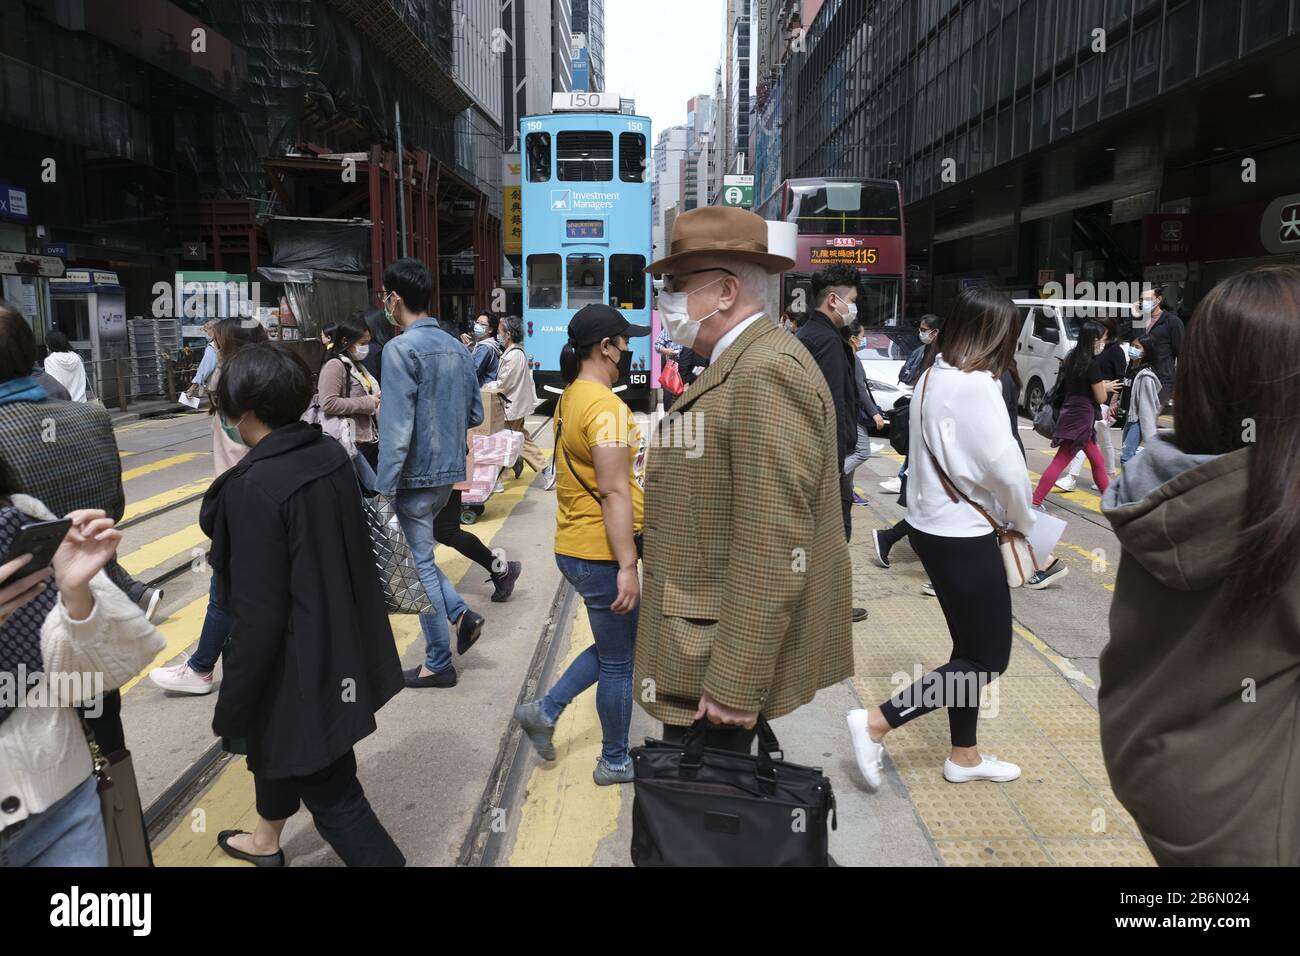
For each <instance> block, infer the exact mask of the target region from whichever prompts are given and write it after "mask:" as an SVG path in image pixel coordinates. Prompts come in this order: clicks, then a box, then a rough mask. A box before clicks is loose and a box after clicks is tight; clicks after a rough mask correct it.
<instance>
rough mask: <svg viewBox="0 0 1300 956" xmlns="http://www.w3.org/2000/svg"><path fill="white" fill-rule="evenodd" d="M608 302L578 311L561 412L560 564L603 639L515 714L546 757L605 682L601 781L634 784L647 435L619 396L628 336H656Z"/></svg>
mask: <svg viewBox="0 0 1300 956" xmlns="http://www.w3.org/2000/svg"><path fill="white" fill-rule="evenodd" d="M649 334H650V329H649V327H648V326H644V325H632V324H630V323H629V322H628V321H627V319H625V318H623V316H622V315H621V314H620V313H619V312H618V311H617V310H616V309H613V308H611V307H610V306H607V305H600V304H592V305H588V306H585V307H583V308H582V309H580V310H578V312H577V314H575V315H574V317H573V321H572V322H570V323H569V341H568V343H567V344H566V345H565V346H564V351H563V352H562V353H560V371H561V373H562V374H563V375H564V381H565V383H566V385H567V387H566V388H565V390H564V394H563V395H562V396H560V400H559V402H558V404H557V405H556V408H555V473H556V479H557V480H556V498H557V503H558V508H557V512H556V519H555V521H556V528H555V561H556V563H557V564H558V565H559V566H560V573H561V574H563V575H564V577H565V578H566V579H567V580H568V581H569V583H570V584H572V585H573V587H574V589H575V590H577V592H578V593H579V594H581V595H582V600H583V603H585V604H586V605H587V618H588V620H589V621H590V622H591V633H592V635H593V636H594V637H595V643H594V644H593V645H592V646H591V647H589V648H587V649H586V650H585V651H584V652H583V653H582V654H580V655H579V656H578V657H577V659H576V660H574V662H573V663H572V664H570V665H569V669H568V670H567V671H565V672H564V676H563V677H561V678H560V679H559V680H558V681H556V683H555V686H554V687H552V688H551V690H550V692H549V693H548V694H547V695H546V696H545V697H541V698H539V699H537V700H534V701H530V702H529V703H527V704H520V705H519V706H518V707H516V708H515V717H516V719H518V721H519V723H520V725H521V726H522V727H523V729H524V733H525V734H527V735H528V739H529V740H530V741H531V742H532V745H533V747H535V748H536V750H537V752H538V754H539V755H541V757H542V758H543V759H545V760H554V759H555V745H554V744H553V743H552V741H551V737H552V735H553V734H554V732H555V722H556V721H557V720H559V717H560V713H561V711H563V710H564V708H565V707H567V706H568V705H569V703H570V701H572V700H573V699H574V698H575V697H577V696H578V695H579V694H581V693H582V692H583V691H584V690H586V689H587V688H588V687H590V686H591V685H592V684H596V713H597V714H598V715H599V716H600V726H601V734H602V737H603V746H602V748H601V755H600V760H599V761H597V763H596V769H595V771H594V772H593V774H592V776H593V777H594V778H595V781H596V783H598V784H601V785H604V784H613V783H628V782H630V781H631V780H632V759H631V757H630V756H629V755H628V749H627V736H628V726H629V725H630V723H631V721H632V659H633V646H634V643H635V640H636V625H637V606H638V603H639V601H640V598H641V582H640V578H638V576H637V545H636V535H637V534H638V533H639V531H640V530H641V520H642V502H643V500H644V486H645V479H644V473H645V451H646V441H645V437H644V435H643V434H642V432H641V430H640V428H638V427H637V425H636V422H635V421H633V419H632V410H631V409H630V408H628V407H627V405H625V404H624V403H623V401H622V399H620V398H619V397H618V396H617V395H615V394H614V392H613V385H614V383H615V382H617V381H618V380H619V379H621V378H626V377H627V375H628V372H629V371H630V370H631V367H632V352H631V350H630V349H629V348H628V340H629V339H631V338H633V337H636V336H642V335H649Z"/></svg>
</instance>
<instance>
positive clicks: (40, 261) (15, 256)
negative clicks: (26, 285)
mask: <svg viewBox="0 0 1300 956" xmlns="http://www.w3.org/2000/svg"><path fill="white" fill-rule="evenodd" d="M63 270H64V263H63V260H62V259H60V258H58V257H57V256H29V255H25V254H23V253H20V252H0V275H6V276H41V277H42V278H45V279H58V278H60V277H62V275H63Z"/></svg>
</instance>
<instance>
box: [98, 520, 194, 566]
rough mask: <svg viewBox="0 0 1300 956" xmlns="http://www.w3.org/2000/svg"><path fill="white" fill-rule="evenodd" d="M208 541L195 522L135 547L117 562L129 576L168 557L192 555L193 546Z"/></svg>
mask: <svg viewBox="0 0 1300 956" xmlns="http://www.w3.org/2000/svg"><path fill="white" fill-rule="evenodd" d="M207 541H208V536H207V535H206V534H204V533H203V529H202V528H200V527H199V526H198V524H197V522H196V523H195V524H192V525H190V526H189V527H186V528H182V529H181V530H180V531H176V532H173V533H172V534H169V535H167V536H166V537H162V538H157V539H155V540H153V541H150V542H149V543H148V544H146V545H144V546H143V547H139V548H136V549H135V550H134V551H130V552H128V553H126V554H124V555H122V556H120V557H119V558H118V563H119V564H120V565H122V567H123V568H125V569H126V572H127V573H128V574H130V575H131V576H133V577H134V576H136V575H139V574H140V573H142V572H144V571H148V570H149V569H150V568H156V567H159V566H161V565H163V564H168V563H170V559H172V558H175V557H177V556H178V555H181V554H186V555H193V553H194V549H195V548H201V547H202V546H203V545H205V544H206V543H207Z"/></svg>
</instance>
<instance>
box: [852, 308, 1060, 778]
mask: <svg viewBox="0 0 1300 956" xmlns="http://www.w3.org/2000/svg"><path fill="white" fill-rule="evenodd" d="M1019 328H1020V317H1019V314H1018V312H1017V311H1016V307H1015V306H1014V305H1013V304H1012V302H1011V300H1010V299H1008V298H1006V297H1005V296H1002V295H998V294H997V293H994V292H991V291H989V290H986V289H971V290H967V291H966V292H964V293H962V295H961V296H960V297H959V298H958V299H957V302H956V304H955V305H954V306H953V308H952V310H951V312H950V313H949V315H948V317H947V319H946V320H945V321H944V325H943V338H942V339H941V340H940V353H939V355H938V357H937V358H936V359H935V362H934V365H933V366H932V367H931V368H930V369H929V370H928V371H927V372H926V373H925V374H924V375H922V376H921V378H920V380H919V381H918V382H917V383H916V389H915V392H914V395H913V398H912V405H911V412H910V415H911V418H910V420H909V421H910V433H911V448H910V449H909V454H908V460H909V461H910V463H911V464H910V465H909V466H908V476H907V477H908V481H907V520H908V523H909V524H910V525H911V526H912V531H911V534H910V536H909V540H910V542H911V544H912V549H913V550H914V551H915V552H916V554H917V556H918V557H919V558H920V559H921V563H922V565H924V567H925V570H926V573H927V574H928V575H929V576H930V581H931V584H932V585H933V587H934V593H935V596H936V597H937V598H938V599H939V604H940V606H941V607H942V608H943V614H944V618H945V620H946V621H947V622H948V630H949V633H950V634H951V636H952V645H953V649H952V657H951V658H950V659H949V660H948V662H947V663H946V664H944V665H942V666H941V667H938V668H937V669H935V670H933V671H931V672H930V673H929V674H926V675H925V676H924V677H922V678H921V679H920V680H919V681H917V682H916V683H915V684H913V685H912V686H911V687H909V688H906V689H904V690H900V691H899V692H898V693H896V694H895V695H894V696H892V697H891V698H890V699H889V700H887V701H885V702H884V703H883V704H881V705H880V706H878V707H873V708H871V709H870V710H855V711H852V712H850V714H849V729H850V732H851V733H852V736H853V744H854V752H855V756H856V757H857V761H858V767H859V769H860V770H861V771H862V774H863V776H864V777H866V779H867V782H868V783H869V784H871V785H872V786H873V787H875V786H879V784H880V771H881V764H882V757H883V754H884V747H883V745H882V744H881V741H882V740H883V739H884V737H885V735H886V734H888V733H889V732H890V731H892V730H895V729H897V728H899V727H901V726H902V725H903V724H905V723H907V722H908V721H911V720H915V719H916V718H917V717H920V716H922V715H923V714H927V713H929V712H931V711H934V710H938V709H940V708H946V709H947V711H948V725H949V729H950V734H951V744H952V749H951V751H950V753H949V755H948V759H947V760H945V761H944V765H943V776H944V779H945V780H947V781H948V782H950V783H965V782H967V781H972V780H994V781H999V782H1005V781H1009V780H1015V779H1016V778H1017V777H1019V776H1020V768H1019V767H1017V766H1016V765H1015V764H1013V763H1008V762H1007V761H1004V760H998V759H997V758H995V757H988V756H984V755H982V754H980V752H979V749H978V747H977V744H976V725H977V722H978V720H979V700H980V691H981V689H982V688H983V687H984V686H985V685H987V684H988V683H990V682H992V681H993V680H994V679H996V678H997V676H998V675H999V674H1000V673H1001V672H1002V671H1004V670H1005V669H1006V666H1007V662H1008V661H1009V660H1010V657H1011V593H1010V590H1009V588H1008V586H1007V577H1006V571H1005V569H1004V567H1003V563H1002V556H1001V552H1000V551H999V549H998V541H997V536H996V534H994V530H993V526H992V525H991V524H990V520H989V519H988V518H985V517H984V516H983V515H982V514H981V513H980V511H979V510H978V509H977V508H976V507H975V505H978V506H979V507H980V508H982V509H984V510H985V511H987V512H988V514H989V515H990V516H991V517H992V519H993V520H996V521H997V522H998V524H999V525H1001V526H1005V525H1010V527H1011V528H1012V529H1013V530H1015V531H1018V532H1020V533H1021V534H1026V535H1027V534H1028V533H1029V532H1030V530H1031V529H1032V528H1033V526H1034V518H1035V514H1034V510H1033V507H1032V505H1031V503H1030V489H1029V477H1028V474H1027V473H1026V471H1025V459H1024V456H1023V455H1022V454H1021V451H1020V448H1019V446H1018V445H1017V444H1016V440H1015V437H1014V436H1013V435H1012V433H1011V431H1010V430H1009V429H1008V428H1007V407H1006V405H1005V404H1004V402H1003V400H1002V389H1001V387H1000V385H999V384H998V380H999V378H1000V377H1001V375H1002V373H1003V372H1004V371H1006V370H1007V368H1009V367H1010V365H1011V363H1012V362H1013V361H1014V360H1015V342H1016V334H1017V332H1018V331H1019ZM972 502H973V503H974V504H972Z"/></svg>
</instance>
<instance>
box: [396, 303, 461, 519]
mask: <svg viewBox="0 0 1300 956" xmlns="http://www.w3.org/2000/svg"><path fill="white" fill-rule="evenodd" d="M383 371H384V395H383V399H382V400H381V402H380V406H379V482H378V485H379V487H378V490H379V491H380V492H381V493H383V494H384V495H386V496H387V497H389V498H392V497H393V496H394V495H395V494H396V493H397V492H398V491H401V490H404V489H415V488H436V487H439V486H441V485H451V484H455V483H456V482H458V481H464V480H465V453H466V450H467V448H466V443H465V442H466V433H467V432H468V431H469V430H470V429H471V428H472V427H474V426H475V425H478V424H479V423H481V422H482V421H483V400H482V398H481V397H480V396H479V390H478V377H477V376H476V375H475V373H474V363H473V361H471V359H470V357H469V350H468V349H466V348H465V346H464V345H462V344H461V343H460V342H459V341H457V340H456V339H454V338H452V337H451V336H450V335H448V334H447V333H446V332H444V331H443V330H442V329H440V328H439V327H438V321H437V319H432V318H424V319H420V320H419V321H417V322H414V323H412V324H411V325H409V326H407V328H406V331H405V332H403V333H402V334H401V335H399V336H396V337H395V338H393V339H392V340H391V341H389V343H388V344H387V345H385V346H384V366H383Z"/></svg>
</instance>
